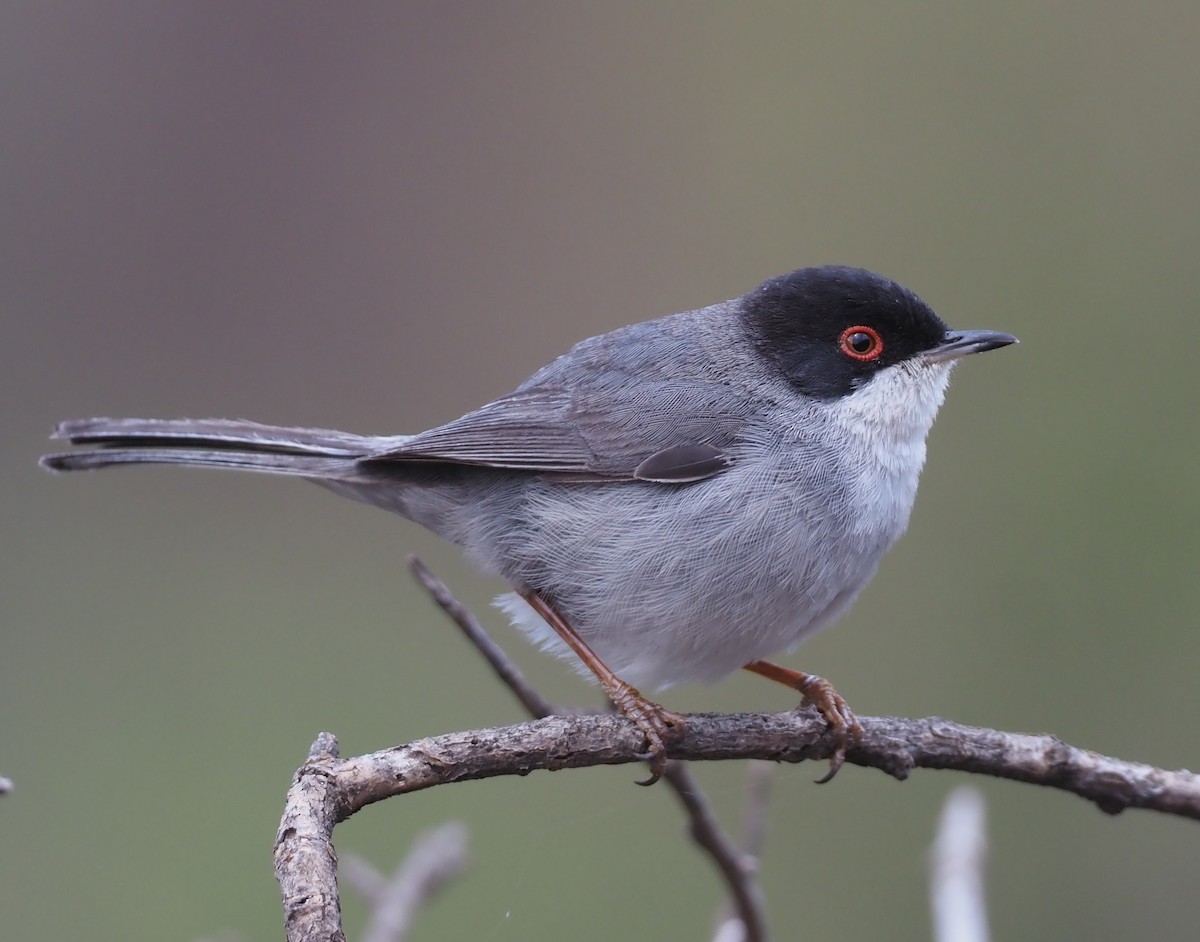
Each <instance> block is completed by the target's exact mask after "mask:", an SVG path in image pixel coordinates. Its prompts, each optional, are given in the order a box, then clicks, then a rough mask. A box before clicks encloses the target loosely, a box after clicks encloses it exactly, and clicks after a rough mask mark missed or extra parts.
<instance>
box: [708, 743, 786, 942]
mask: <svg viewBox="0 0 1200 942" xmlns="http://www.w3.org/2000/svg"><path fill="white" fill-rule="evenodd" d="M774 774H775V765H774V763H771V762H763V761H762V760H760V759H755V760H751V761H750V762H748V763H746V804H745V807H743V808H742V826H741V830H740V834H739V837H738V845H739V846H740V847H741V851H742V852H741V863H742V867H743V869H744V870H745V871H746V873H747V874H750V875H751V876H752V877H753V886H754V887H755V889H756V890H757V886H758V879H757V878H758V861H759V858H760V857H761V856H762V849H763V844H764V843H765V842H766V839H767V810H768V808H769V806H770V803H771V779H772V778H773V777H774ZM759 895H760V896H761V894H759ZM716 927H717V928H716V932H715V933H714V934H713V942H745V939H746V931H747V930H746V925H745V921H744V920H743V919H742V918H741V917H739V916H738V914H737V907H736V901H735V900H732V899H730V900H726V901H725V902H724V903H722V904H721V906H720V908H719V909H718V910H717V918H716Z"/></svg>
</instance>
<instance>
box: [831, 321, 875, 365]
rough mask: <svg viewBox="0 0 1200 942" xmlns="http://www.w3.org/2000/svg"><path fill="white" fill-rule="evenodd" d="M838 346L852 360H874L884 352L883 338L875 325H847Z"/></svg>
mask: <svg viewBox="0 0 1200 942" xmlns="http://www.w3.org/2000/svg"><path fill="white" fill-rule="evenodd" d="M838 348H839V349H840V350H841V351H842V353H844V354H846V356H848V357H850V359H852V360H874V359H875V358H876V357H878V356H879V355H880V354H881V353H883V338H882V337H880V336H879V331H877V330H876V329H875V328H874V327H867V326H866V325H865V324H858V325H856V326H854V327H847V328H846V329H845V330H843V331H842V335H841V336H840V337H839V338H838Z"/></svg>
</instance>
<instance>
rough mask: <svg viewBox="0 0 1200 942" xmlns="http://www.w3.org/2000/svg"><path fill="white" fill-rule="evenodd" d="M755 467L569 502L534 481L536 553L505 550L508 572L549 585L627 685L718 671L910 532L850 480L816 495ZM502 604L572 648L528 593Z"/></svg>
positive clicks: (850, 595)
mask: <svg viewBox="0 0 1200 942" xmlns="http://www.w3.org/2000/svg"><path fill="white" fill-rule="evenodd" d="M753 471H754V469H748V470H746V471H745V472H743V473H741V474H732V473H727V474H724V475H721V476H720V477H719V478H716V479H712V480H710V481H705V482H700V483H699V484H693V485H685V486H682V487H663V486H660V485H649V484H648V485H641V484H628V485H600V486H588V485H584V486H582V487H583V488H586V492H584V491H583V490H582V488H581V490H580V491H577V492H576V493H574V494H572V495H570V499H569V500H568V499H564V498H563V495H562V490H561V488H547V489H546V490H544V491H542V492H540V493H535V494H534V495H532V497H531V499H530V500H529V501H528V502H527V504H526V507H527V513H528V515H529V516H528V521H527V522H528V526H529V527H530V529H531V532H530V533H529V534H528V539H527V541H526V545H527V546H528V545H534V544H536V545H537V546H538V547H539V552H538V553H537V555H536V558H533V556H532V555H526V556H525V558H524V559H522V558H521V557H520V555H519V551H517V553H515V554H510V559H511V558H514V556H515V559H516V563H517V565H515V566H513V567H511V569H510V571H508V572H505V575H508V576H509V578H511V579H513V580H514V581H515V582H518V583H521V584H524V585H527V586H529V587H530V588H533V589H535V590H538V591H541V592H542V593H543V594H544V595H546V596H547V597H548V600H550V601H552V603H553V604H554V605H555V606H556V607H557V608H558V610H559V611H560V612H561V613H562V614H563V616H564V617H565V618H566V619H567V620H568V621H569V622H570V624H571V625H572V626H573V627H574V628H575V630H576V631H577V632H578V633H579V635H580V636H581V637H582V638H583V640H584V641H585V642H587V644H588V645H589V646H590V647H591V648H592V649H593V650H594V651H595V652H596V654H597V655H598V656H599V657H600V658H601V659H602V660H603V661H604V662H605V663H606V664H608V666H609V667H610V668H612V669H613V670H614V671H615V672H616V673H617V674H618V675H619V676H621V677H622V678H624V679H625V680H627V681H629V682H630V683H633V684H635V685H645V686H648V687H664V686H669V685H671V684H677V683H684V682H688V681H695V680H700V681H712V680H717V679H719V678H721V677H723V676H725V675H727V674H729V673H732V672H733V671H735V670H737V669H738V668H739V667H741V666H742V665H743V664H745V663H746V662H748V661H751V660H754V659H756V658H762V657H767V656H769V655H771V654H774V653H777V652H779V651H783V650H786V649H789V648H792V647H794V646H795V645H797V644H799V643H800V642H801V641H802V640H803V639H804V638H806V637H807V636H809V635H810V634H812V633H813V632H815V631H818V630H819V629H821V628H823V627H825V626H826V625H828V624H829V623H831V622H832V621H833V620H835V619H836V618H837V616H838V615H840V614H841V613H842V612H843V611H844V610H845V609H846V608H847V607H848V606H849V605H850V603H851V602H852V601H853V600H854V597H855V596H856V595H857V594H858V592H859V591H860V590H861V589H862V588H863V586H865V585H866V583H867V582H868V581H869V580H870V578H871V576H872V575H873V574H874V572H875V568H876V566H877V565H878V562H879V559H880V557H881V556H882V555H883V553H884V552H886V550H887V548H888V547H889V546H890V545H891V543H892V542H893V541H894V540H895V538H896V537H897V536H898V535H899V532H900V531H902V530H903V523H900V525H899V526H896V525H893V524H892V523H891V522H886V525H884V526H876V525H871V526H864V525H863V517H862V515H863V513H864V512H865V510H866V509H865V508H862V507H860V506H858V504H857V501H856V495H855V494H854V493H851V491H850V490H847V491H843V492H835V491H833V490H831V489H829V488H822V489H820V492H821V493H822V494H823V495H824V496H823V499H822V500H821V501H816V500H814V499H813V498H812V496H811V495H812V494H813V493H814V492H815V490H816V489H814V488H811V487H807V488H800V487H792V488H781V487H780V486H779V484H780V482H779V481H778V480H770V481H761V480H755V479H754V476H753ZM775 473H776V475H778V472H775ZM851 490H852V489H851ZM634 491H637V492H638V493H636V494H635V493H633V492H634ZM760 494H769V495H771V497H770V499H769V500H767V499H763V498H757V497H755V496H754V495H760ZM904 518H905V520H906V519H907V511H905V513H904ZM871 519H874V520H878V519H879V518H878V517H875V518H871ZM506 568H508V567H506ZM500 604H501V607H502V608H504V609H505V610H506V611H507V612H508V613H509V615H510V616H511V617H512V619H513V621H514V622H515V623H516V624H517V625H518V626H519V627H520V628H522V629H523V630H524V631H525V632H526V633H527V634H529V635H530V636H531V637H532V638H533V640H535V641H536V642H538V643H539V644H541V645H542V646H543V647H545V648H547V649H548V650H551V651H553V652H554V653H559V654H564V655H565V654H568V653H569V652H568V650H567V649H566V647H565V645H562V644H561V642H559V640H558V638H557V636H556V635H555V634H554V633H553V632H552V631H551V630H550V629H549V628H548V627H547V626H546V625H545V623H544V622H543V621H542V620H541V619H540V618H539V617H538V616H537V615H536V614H535V613H533V612H532V610H531V609H529V608H528V606H526V605H525V603H524V602H523V601H522V600H521V599H520V598H519V597H517V596H512V597H507V596H506V597H505V598H504V599H503V600H502V601H501V603H500Z"/></svg>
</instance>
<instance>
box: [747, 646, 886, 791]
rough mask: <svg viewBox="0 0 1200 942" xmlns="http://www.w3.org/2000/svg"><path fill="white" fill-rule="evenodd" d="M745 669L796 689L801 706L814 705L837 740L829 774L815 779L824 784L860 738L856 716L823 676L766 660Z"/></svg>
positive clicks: (861, 732)
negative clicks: (848, 748) (802, 697)
mask: <svg viewBox="0 0 1200 942" xmlns="http://www.w3.org/2000/svg"><path fill="white" fill-rule="evenodd" d="M744 669H745V670H748V671H751V672H753V673H755V674H758V675H760V676H762V677H766V678H767V679H768V680H773V681H775V682H776V683H780V684H783V685H784V686H787V687H791V688H792V689H793V690H798V691H799V692H800V693H801V694H802V695H803V696H804V699H803V700H801V701H800V705H801V706H810V705H811V706H815V707H816V708H817V709H818V710H820V711H821V715H822V716H824V717H825V722H826V723H828V724H829V728H830V729H831V730H832V731H833V734H834V736H836V737H837V741H838V746H837V750H836V751H835V752H834V754H833V755H832V756H831V757H830V759H829V772H828V773H826V774H825V775H824V776H823V777H822V778H820V779H818V780H817V781H818V784H822V783H824V782H828V781H829V780H830V779H831V778H833V777H834V776H835V775H836V774H837V770H838V769H840V768H841V767H842V763H843V762H845V761H846V749H847V747H849V746H850V744H851V743H852V742H858V740H859V739H861V738H862V734H863V728H862V726H861V725H860V724H859V722H858V717H856V716H855V715H854V712H853V711H852V710H851V709H850V707H849V706H848V705H847V704H846V701H845V700H843V699H842V697H841V694H839V693H838V692H837V691H836V690H834V689H833V684H831V683H830V682H829V681H827V680H826V679H825V678H824V677H818V676H817V675H816V674H806V673H804V671H794V670H792V669H791V668H790V667H781V666H780V665H778V664H772V663H771V662H770V661H751V662H750V663H749V664H747V665H745V668H744Z"/></svg>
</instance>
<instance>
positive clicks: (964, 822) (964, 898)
mask: <svg viewBox="0 0 1200 942" xmlns="http://www.w3.org/2000/svg"><path fill="white" fill-rule="evenodd" d="M984 830H985V814H984V805H983V796H982V795H981V794H980V793H979V791H978V789H975V788H971V787H969V786H966V785H963V786H960V787H959V788H956V789H954V791H952V792H950V794H949V795H947V796H946V803H945V804H944V805H943V806H942V814H941V820H940V821H939V823H938V833H937V837H936V838H935V839H934V842H933V848H932V850H931V853H930V861H929V901H930V907H931V908H932V910H933V929H934V932H933V937H934V939H935V940H937V942H988V925H987V904H986V902H985V900H984V891H983V865H984V858H985V856H986V855H987V836H986V834H985V833H984Z"/></svg>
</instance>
